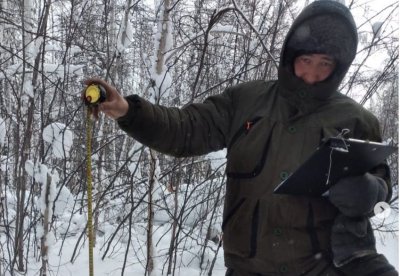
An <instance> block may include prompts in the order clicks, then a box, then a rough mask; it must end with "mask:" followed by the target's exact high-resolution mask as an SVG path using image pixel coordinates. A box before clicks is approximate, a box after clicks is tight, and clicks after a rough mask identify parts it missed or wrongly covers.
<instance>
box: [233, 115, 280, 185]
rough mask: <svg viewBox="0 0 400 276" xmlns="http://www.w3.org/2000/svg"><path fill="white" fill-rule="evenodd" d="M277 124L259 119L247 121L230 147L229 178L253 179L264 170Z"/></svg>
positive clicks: (237, 132)
mask: <svg viewBox="0 0 400 276" xmlns="http://www.w3.org/2000/svg"><path fill="white" fill-rule="evenodd" d="M274 125H275V123H273V122H270V121H269V120H262V117H257V118H255V119H253V120H250V121H247V122H246V123H245V124H243V126H242V127H241V128H240V129H239V130H238V131H236V133H235V134H234V135H233V137H232V139H231V142H230V143H229V145H228V155H227V158H228V163H227V170H226V173H227V176H228V177H230V178H238V179H245V178H253V177H256V176H257V175H259V174H260V173H261V171H262V169H263V168H264V164H265V161H266V158H267V153H268V150H269V148H270V142H271V138H272V133H273V127H274Z"/></svg>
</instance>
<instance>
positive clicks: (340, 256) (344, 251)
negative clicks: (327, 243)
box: [331, 214, 376, 267]
mask: <svg viewBox="0 0 400 276" xmlns="http://www.w3.org/2000/svg"><path fill="white" fill-rule="evenodd" d="M331 245H332V253H333V263H334V264H335V266H336V267H341V266H343V265H345V264H348V263H350V262H351V261H353V260H355V259H357V258H361V257H365V256H368V255H370V254H374V253H376V248H375V236H374V233H373V231H372V227H371V223H370V222H369V219H368V218H367V217H358V218H350V217H346V216H344V215H342V214H339V215H338V216H337V217H336V219H335V221H334V223H333V227H332V233H331Z"/></svg>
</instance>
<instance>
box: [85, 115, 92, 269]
mask: <svg viewBox="0 0 400 276" xmlns="http://www.w3.org/2000/svg"><path fill="white" fill-rule="evenodd" d="M86 112H87V113H86V178H87V198H88V221H87V227H88V239H89V275H90V276H94V265H93V247H94V236H93V219H92V217H93V210H92V119H91V114H90V110H89V108H87V110H86Z"/></svg>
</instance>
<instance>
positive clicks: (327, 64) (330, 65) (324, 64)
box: [322, 62, 333, 67]
mask: <svg viewBox="0 0 400 276" xmlns="http://www.w3.org/2000/svg"><path fill="white" fill-rule="evenodd" d="M322 66H324V67H333V63H331V62H323V63H322Z"/></svg>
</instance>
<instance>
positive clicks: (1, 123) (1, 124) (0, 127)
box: [0, 117, 6, 147]
mask: <svg viewBox="0 0 400 276" xmlns="http://www.w3.org/2000/svg"><path fill="white" fill-rule="evenodd" d="M5 140H6V121H5V120H4V119H3V118H1V117H0V147H1V146H4V143H5Z"/></svg>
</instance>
